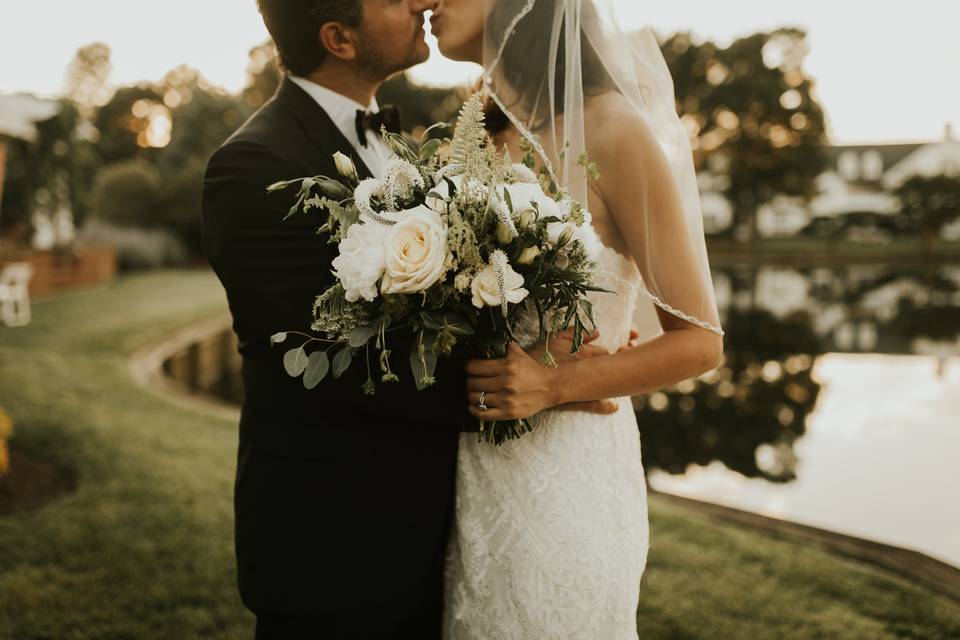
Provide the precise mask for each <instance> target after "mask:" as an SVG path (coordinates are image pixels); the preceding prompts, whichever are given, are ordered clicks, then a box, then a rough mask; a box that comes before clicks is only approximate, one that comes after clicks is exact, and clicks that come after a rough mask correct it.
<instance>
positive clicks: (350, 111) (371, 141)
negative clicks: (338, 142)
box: [290, 75, 393, 177]
mask: <svg viewBox="0 0 960 640" xmlns="http://www.w3.org/2000/svg"><path fill="white" fill-rule="evenodd" d="M290 80H291V82H293V83H295V84H296V85H297V86H298V87H300V88H301V89H303V90H304V91H306V92H307V94H308V95H309V96H310V97H311V98H313V99H314V100H316V101H317V104H319V105H320V106H321V107H322V108H323V110H324V111H326V112H327V115H328V116H330V119H331V120H333V124H335V125H336V126H337V129H339V130H340V133H342V134H343V136H344V137H345V138H346V139H347V141H348V142H349V143H350V144H351V146H353V149H354V151H355V152H356V155H357V156H360V159H361V160H363V162H364V164H366V165H367V168H368V169H370V171H371V172H372V173H373V175H374V176H375V177H380V176H382V175H383V167H384V165H386V163H387V160H388V159H389V158H390V156H391V155H393V152H392V151H390V147H388V146H387V144H386V143H385V142H384V141H383V139H382V138H381V137H380V135H379V134H377V133H374V132H373V131H367V132H366V134H367V146H366V147H364V146H362V145H361V144H360V138H358V137H357V109H362V110H364V111H370V112H371V113H377V112H378V111H380V107H379V106H378V105H377V100H376V98H374V99H373V100H371V101H370V104H369V105H367V106H366V107H365V106H363V105H362V104H360V103H358V102H356V101H355V100H351V99H350V98H348V97H346V96H342V95H340V94H339V93H337V92H336V91H331V90H330V89H327V88H326V87H324V86H321V85H319V84H317V83H316V82H311V81H310V80H307V79H306V78H300V77H298V76H294V75H291V76H290ZM347 155H350V154H349V153H348V154H347Z"/></svg>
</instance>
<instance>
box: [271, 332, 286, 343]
mask: <svg viewBox="0 0 960 640" xmlns="http://www.w3.org/2000/svg"><path fill="white" fill-rule="evenodd" d="M286 339H287V334H286V333H285V332H283V331H281V332H280V333H275V334H273V335H272V336H270V344H280V343H281V342H283V341H284V340H286Z"/></svg>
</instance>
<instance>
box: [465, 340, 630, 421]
mask: <svg viewBox="0 0 960 640" xmlns="http://www.w3.org/2000/svg"><path fill="white" fill-rule="evenodd" d="M596 337H597V336H596V335H593V336H591V340H595V339H596ZM568 338H569V339H571V340H572V336H568ZM554 342H557V345H556V346H557V347H562V346H565V347H566V348H565V350H564V351H563V352H562V353H563V354H564V355H563V356H562V357H561V359H560V361H558V365H559V366H560V367H563V366H564V363H567V364H569V363H570V362H573V361H574V360H582V359H584V358H589V357H597V356H600V355H606V354H607V352H606V351H605V350H603V349H601V348H600V347H596V346H593V345H590V344H585V345H584V346H583V347H582V348H581V350H580V352H578V354H575V355H573V356H570V355H569V351H570V348H569V343H566V345H565V343H564V340H563V338H562V337H558V338H554V339H553V340H551V346H554ZM557 351H558V353H559V352H560V349H559V348H558V349H557ZM551 352H553V349H551ZM542 354H543V348H542V347H535V348H534V349H531V353H527V352H526V351H524V350H523V349H521V348H520V347H519V346H518V345H517V344H516V343H511V344H510V346H509V347H508V349H507V355H506V357H504V358H499V359H496V360H483V359H477V360H469V361H467V364H466V371H467V375H468V378H467V400H468V403H469V410H470V413H472V414H473V415H474V416H476V417H478V418H481V419H483V420H511V419H517V418H529V417H530V416H532V415H535V414H537V413H539V412H541V411H543V410H545V409H550V408H553V407H555V406H556V405H557V403H556V402H555V400H554V399H555V398H556V396H557V393H556V391H557V389H556V384H555V381H556V380H557V374H556V372H557V369H554V368H553V367H549V366H546V365H543V364H541V362H540V360H539V358H540V356H542ZM481 393H482V394H483V402H484V404H486V405H487V407H488V409H487V410H486V411H483V410H481V409H480V408H479V407H478V406H477V405H479V404H480V396H481ZM559 408H561V409H563V410H568V411H590V412H592V413H602V414H609V413H613V412H615V411H616V410H617V404H616V403H614V402H612V401H610V400H600V401H597V402H578V403H572V404H568V405H562V406H561V407H559Z"/></svg>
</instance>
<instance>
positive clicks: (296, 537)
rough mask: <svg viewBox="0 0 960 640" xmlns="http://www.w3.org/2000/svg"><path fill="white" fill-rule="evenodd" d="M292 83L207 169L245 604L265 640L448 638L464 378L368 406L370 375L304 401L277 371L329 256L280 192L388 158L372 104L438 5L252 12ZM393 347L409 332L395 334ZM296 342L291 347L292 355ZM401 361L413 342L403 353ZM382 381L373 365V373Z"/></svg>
mask: <svg viewBox="0 0 960 640" xmlns="http://www.w3.org/2000/svg"><path fill="white" fill-rule="evenodd" d="M258 4H259V8H260V13H261V14H262V16H263V19H264V22H265V23H266V26H267V29H268V30H269V32H270V35H271V36H272V37H273V39H274V42H275V43H276V45H277V49H278V51H279V54H280V58H281V62H282V65H283V67H284V69H285V71H286V77H285V78H284V79H283V81H282V83H281V85H280V88H279V89H278V91H277V93H276V95H275V96H274V97H273V99H272V100H270V101H269V102H268V103H267V104H266V105H265V106H264V107H263V108H262V109H261V110H260V111H259V112H258V113H257V114H255V115H254V116H253V117H252V118H251V119H250V120H249V121H248V122H247V123H246V124H244V125H243V126H242V127H241V128H240V130H239V131H237V132H236V133H235V134H234V135H233V136H232V137H231V138H230V139H229V140H228V141H227V142H226V143H224V145H223V146H222V147H221V148H220V149H218V150H217V152H216V153H215V154H214V155H213V157H212V158H211V159H210V163H209V166H208V168H207V173H206V176H205V179H204V188H203V243H204V248H205V251H206V253H207V256H208V257H209V260H210V263H211V265H212V266H213V269H214V270H215V271H216V273H217V276H218V277H219V279H220V281H221V282H222V283H223V286H224V288H225V289H226V293H227V300H228V302H229V305H230V310H231V313H232V315H233V322H234V330H235V331H236V334H237V336H238V338H239V345H240V353H241V354H242V357H243V369H242V374H243V383H244V401H243V409H242V414H241V420H240V442H239V455H238V467H237V475H236V484H235V494H234V495H235V500H234V506H235V511H236V552H237V561H238V579H239V587H240V595H241V598H242V600H243V602H244V604H245V605H246V606H247V607H248V608H250V609H251V610H252V611H253V612H254V613H255V614H256V616H257V638H261V639H264V638H284V639H297V638H330V639H336V638H351V639H352V638H378V639H388V638H399V637H404V638H406V637H409V638H422V639H429V638H439V637H440V620H441V616H442V603H441V582H442V580H441V578H442V567H443V556H444V552H445V547H446V538H447V532H448V529H449V526H450V516H451V513H452V508H453V497H454V496H453V490H454V473H455V465H456V451H457V438H458V430H459V427H460V426H461V425H460V421H461V420H465V419H466V417H467V415H468V414H467V411H466V402H467V401H466V391H465V386H466V383H465V374H464V373H463V362H462V361H456V360H444V359H441V363H440V364H439V365H438V370H437V373H436V378H437V381H438V382H437V384H436V385H435V386H434V387H431V388H429V389H427V390H425V391H422V392H417V391H416V389H415V387H414V384H413V380H412V376H410V375H408V376H405V377H403V376H402V380H403V381H402V382H400V383H393V384H381V385H379V389H378V390H377V395H376V396H375V397H373V398H370V397H365V396H364V395H363V391H362V385H363V382H364V380H365V379H366V376H367V372H366V367H362V366H356V367H353V368H351V369H350V370H348V372H347V373H346V374H344V376H343V377H342V378H340V379H339V380H333V379H331V378H328V379H326V380H324V382H323V383H321V385H320V386H319V387H317V388H316V389H314V390H312V391H307V390H306V389H304V387H303V384H302V383H301V381H300V380H297V379H294V378H291V377H289V376H287V374H286V373H285V372H284V368H283V364H282V356H283V351H284V350H285V349H287V348H290V345H288V344H287V343H285V344H283V345H278V346H276V347H271V345H270V341H269V336H271V335H272V334H274V333H276V332H280V331H284V330H291V331H294V330H295V331H305V330H307V329H308V328H309V326H310V324H311V320H312V318H311V309H312V303H313V300H314V297H315V296H316V295H317V294H318V293H319V292H320V291H323V290H324V289H325V288H327V287H328V286H330V285H331V284H332V282H333V276H332V275H331V272H330V270H331V266H330V263H331V261H332V260H333V258H334V257H335V256H336V254H335V253H334V247H333V246H332V245H329V244H327V241H326V238H324V237H320V236H318V235H317V233H316V231H315V228H316V227H317V226H319V221H318V219H317V218H316V217H315V216H310V215H306V214H299V213H298V214H296V215H295V216H293V217H291V218H289V219H288V220H286V221H284V222H281V219H282V218H283V217H284V215H285V214H286V212H287V210H288V209H289V208H290V205H291V204H292V203H293V199H294V197H295V193H293V192H292V191H287V192H279V193H271V194H268V193H267V189H266V188H267V185H269V184H271V183H273V182H277V181H279V180H287V179H291V178H297V177H304V176H312V175H317V174H326V175H329V176H336V175H337V171H336V167H335V165H334V161H333V159H332V157H333V154H334V153H335V152H337V151H339V152H342V153H344V154H346V155H348V156H351V157H352V158H353V160H354V163H355V165H356V167H357V171H358V173H359V175H360V177H361V178H367V177H371V176H373V175H375V174H377V173H378V172H379V171H380V170H381V168H382V166H383V164H384V162H385V161H386V159H387V157H388V156H389V151H388V149H387V147H386V145H385V143H384V142H383V140H382V139H381V138H380V136H379V135H378V133H377V132H378V131H379V129H380V124H381V123H382V122H385V123H387V124H389V122H390V120H391V118H389V117H385V114H378V105H377V103H376V101H375V100H374V93H375V92H376V90H377V89H378V87H379V86H380V84H381V83H382V82H383V81H384V80H385V79H386V78H387V77H388V76H390V75H391V74H393V73H396V72H398V71H401V70H403V69H406V68H408V67H410V66H412V65H414V64H417V63H419V62H422V61H424V60H426V58H427V57H428V55H429V51H428V48H427V45H426V44H425V42H424V32H423V23H424V16H423V12H424V11H425V10H427V9H429V8H431V7H432V6H433V5H434V4H435V3H434V2H432V1H430V0H312V1H311V0H259V3H258ZM398 333H399V332H398ZM292 340H293V337H292V335H291V338H290V339H288V341H287V342H288V343H290V342H292ZM391 349H392V350H393V352H394V353H395V354H398V355H399V354H403V357H404V359H405V354H406V353H408V351H409V344H407V345H405V344H403V341H402V339H400V338H399V337H398V338H395V339H394V340H393V344H392V345H391ZM372 366H374V367H376V363H373V365H372Z"/></svg>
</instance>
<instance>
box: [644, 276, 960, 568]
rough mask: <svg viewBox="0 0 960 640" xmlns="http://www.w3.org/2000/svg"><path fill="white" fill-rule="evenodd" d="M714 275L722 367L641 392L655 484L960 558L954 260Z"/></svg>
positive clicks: (958, 326) (958, 284)
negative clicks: (722, 331)
mask: <svg viewBox="0 0 960 640" xmlns="http://www.w3.org/2000/svg"><path fill="white" fill-rule="evenodd" d="M715 282H716V286H717V291H718V302H719V303H720V305H721V308H722V313H723V315H724V318H725V323H724V326H725V328H726V330H727V332H728V336H727V363H726V365H725V366H724V367H723V368H721V369H720V370H719V371H718V372H714V373H713V374H710V375H708V376H705V377H704V378H703V379H701V380H699V381H697V382H696V383H687V384H686V385H685V386H683V385H682V386H681V388H678V389H674V390H670V391H668V392H664V393H660V394H652V395H651V396H648V397H647V398H646V399H645V400H643V401H641V402H640V403H639V418H640V422H641V435H642V438H643V440H644V458H645V464H646V466H647V468H648V470H649V478H650V483H651V486H653V487H654V488H656V489H658V490H661V491H665V492H669V493H675V494H678V495H683V496H686V497H690V498H697V499H701V500H707V501H710V502H715V503H719V504H724V505H728V506H732V507H736V508H739V509H744V510H748V511H754V512H757V513H762V514H764V515H768V516H772V517H777V518H784V519H787V520H792V521H795V522H801V523H804V524H809V525H812V526H817V527H822V528H826V529H831V530H834V531H839V532H842V533H847V534H850V535H855V536H858V537H864V538H869V539H873V540H877V541H880V542H886V543H889V544H894V545H897V546H902V547H907V548H913V549H916V550H918V551H921V552H923V553H926V554H928V555H930V556H932V557H935V558H937V559H940V560H943V561H946V562H948V563H950V564H953V565H955V566H957V567H960V465H958V464H957V463H956V459H957V455H958V454H960V357H958V356H960V265H944V264H940V265H934V264H931V265H915V266H904V265H856V266H843V267H838V268H830V269H827V268H819V267H818V268H809V269H800V268H785V267H767V266H762V267H740V268H737V269H727V270H717V272H716V273H715Z"/></svg>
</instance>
